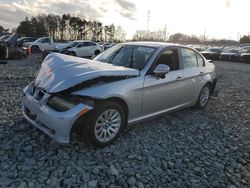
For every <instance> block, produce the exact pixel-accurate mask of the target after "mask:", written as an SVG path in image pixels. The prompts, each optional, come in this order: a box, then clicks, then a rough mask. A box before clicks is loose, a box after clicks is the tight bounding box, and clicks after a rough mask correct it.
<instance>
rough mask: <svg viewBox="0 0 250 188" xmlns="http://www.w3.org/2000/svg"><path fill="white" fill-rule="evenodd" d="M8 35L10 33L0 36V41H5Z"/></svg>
mask: <svg viewBox="0 0 250 188" xmlns="http://www.w3.org/2000/svg"><path fill="white" fill-rule="evenodd" d="M9 37H10V35H3V36H1V37H0V41H5V40H7V39H8V38H9Z"/></svg>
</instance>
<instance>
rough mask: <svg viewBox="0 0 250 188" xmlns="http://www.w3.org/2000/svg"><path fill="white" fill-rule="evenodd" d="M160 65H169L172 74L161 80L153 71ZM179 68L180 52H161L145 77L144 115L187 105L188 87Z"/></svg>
mask: <svg viewBox="0 0 250 188" xmlns="http://www.w3.org/2000/svg"><path fill="white" fill-rule="evenodd" d="M158 64H167V65H168V66H169V67H170V72H169V73H167V74H166V76H165V78H163V79H161V78H159V77H157V76H155V75H153V73H152V71H153V70H154V68H155V67H156V66H157V65H158ZM183 76H184V75H183V70H182V69H181V67H180V66H179V56H178V50H177V49H176V48H168V49H165V50H163V51H162V52H161V54H160V55H159V57H158V58H157V60H156V62H155V63H154V64H153V65H152V67H151V68H150V71H149V72H148V73H147V75H146V76H145V80H144V88H143V110H142V111H143V115H150V114H154V113H157V112H163V111H167V110H168V109H169V110H171V109H175V108H179V107H182V106H185V105H187V103H188V100H187V94H186V92H187V90H188V88H187V85H186V80H185V79H183Z"/></svg>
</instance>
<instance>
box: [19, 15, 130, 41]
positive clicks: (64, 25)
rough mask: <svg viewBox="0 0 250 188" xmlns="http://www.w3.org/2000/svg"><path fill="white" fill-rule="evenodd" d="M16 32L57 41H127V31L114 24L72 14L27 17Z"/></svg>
mask: <svg viewBox="0 0 250 188" xmlns="http://www.w3.org/2000/svg"><path fill="white" fill-rule="evenodd" d="M16 32H17V33H19V34H21V35H23V36H29V37H42V36H50V37H53V38H54V40H56V41H68V40H87V39H88V40H94V41H105V42H107V41H109V42H110V41H112V42H113V41H117V42H121V41H124V40H125V35H126V33H125V31H124V30H123V29H122V28H121V26H118V27H117V28H116V27H115V26H114V24H111V25H104V24H103V23H101V22H99V21H90V20H87V19H85V18H84V17H83V16H73V15H70V14H63V15H62V16H60V15H54V14H48V15H46V14H43V15H38V16H34V17H32V18H31V19H29V18H28V17H26V18H25V19H24V20H23V21H21V22H20V23H19V26H18V27H17V29H16Z"/></svg>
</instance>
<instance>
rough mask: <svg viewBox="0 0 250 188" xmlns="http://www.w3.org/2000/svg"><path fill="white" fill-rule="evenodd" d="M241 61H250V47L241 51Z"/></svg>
mask: <svg viewBox="0 0 250 188" xmlns="http://www.w3.org/2000/svg"><path fill="white" fill-rule="evenodd" d="M240 61H241V62H244V63H250V48H249V49H247V50H245V51H243V52H242V53H241V55H240Z"/></svg>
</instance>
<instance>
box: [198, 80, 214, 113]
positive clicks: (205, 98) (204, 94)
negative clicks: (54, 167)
mask: <svg viewBox="0 0 250 188" xmlns="http://www.w3.org/2000/svg"><path fill="white" fill-rule="evenodd" d="M210 94H211V86H210V85H209V84H206V85H205V86H204V87H203V88H202V90H201V92H200V95H199V98H198V100H197V103H196V107H198V108H200V109H203V108H205V107H206V106H207V104H208V102H209V98H210Z"/></svg>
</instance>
